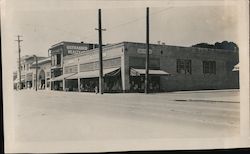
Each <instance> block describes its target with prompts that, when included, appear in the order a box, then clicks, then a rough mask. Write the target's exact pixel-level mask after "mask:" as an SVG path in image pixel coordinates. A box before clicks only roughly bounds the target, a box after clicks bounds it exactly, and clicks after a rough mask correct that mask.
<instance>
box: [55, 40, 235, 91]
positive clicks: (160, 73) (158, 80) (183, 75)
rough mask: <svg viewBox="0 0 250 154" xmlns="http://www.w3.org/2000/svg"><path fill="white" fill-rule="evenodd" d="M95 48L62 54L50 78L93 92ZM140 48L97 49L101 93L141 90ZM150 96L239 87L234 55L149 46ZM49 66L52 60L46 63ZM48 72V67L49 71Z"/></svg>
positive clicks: (142, 49) (134, 45) (95, 83)
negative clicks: (151, 94)
mask: <svg viewBox="0 0 250 154" xmlns="http://www.w3.org/2000/svg"><path fill="white" fill-rule="evenodd" d="M98 56H99V49H98V48H95V49H88V50H85V51H84V52H81V53H79V54H71V55H65V56H64V57H63V63H61V70H62V71H61V72H62V73H61V74H60V75H58V76H57V77H55V76H54V77H53V76H52V81H53V82H60V83H61V88H59V89H54V90H64V91H94V87H95V86H98V77H99V59H98V58H99V57H98ZM145 56H146V44H144V43H133V42H122V43H118V44H112V45H107V46H104V47H103V75H104V92H143V91H144V78H145ZM149 59H150V60H149V61H150V63H149V90H150V91H151V92H161V91H179V90H208V89H231V88H239V72H238V71H232V70H233V68H234V66H235V65H236V64H237V63H238V62H239V55H238V51H231V50H221V49H207V48H197V47H178V46H169V45H159V44H150V50H149ZM52 64H53V59H52ZM52 69H53V65H52V68H51V70H52Z"/></svg>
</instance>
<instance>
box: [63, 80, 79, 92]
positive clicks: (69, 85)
mask: <svg viewBox="0 0 250 154" xmlns="http://www.w3.org/2000/svg"><path fill="white" fill-rule="evenodd" d="M65 90H66V91H78V80H77V79H70V80H65Z"/></svg>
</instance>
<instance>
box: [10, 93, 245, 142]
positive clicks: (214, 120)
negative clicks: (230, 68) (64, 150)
mask: <svg viewBox="0 0 250 154" xmlns="http://www.w3.org/2000/svg"><path fill="white" fill-rule="evenodd" d="M13 96H14V102H13V107H14V109H13V114H14V118H13V125H14V129H13V130H14V132H13V134H14V139H15V141H18V142H47V141H51V142H53V141H95V140H99V141H100V140H126V139H165V138H213V137H216V138H218V137H232V136H237V135H239V131H240V128H239V125H240V119H239V116H240V113H239V111H240V109H239V108H240V103H239V91H238V90H218V91H189V92H188V91H185V92H171V93H157V94H148V95H146V94H143V93H139V94H135V93H127V94H121V93H120V94H104V95H100V94H94V93H79V92H58V91H45V90H44V91H37V92H35V91H34V90H22V91H15V92H14V94H13Z"/></svg>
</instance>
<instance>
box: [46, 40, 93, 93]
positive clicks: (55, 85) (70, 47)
mask: <svg viewBox="0 0 250 154" xmlns="http://www.w3.org/2000/svg"><path fill="white" fill-rule="evenodd" d="M94 48H98V44H92V43H84V42H81V43H77V42H65V41H63V42H60V43H57V44H55V45H53V46H52V47H51V48H50V49H49V52H50V56H51V78H52V80H51V89H54V90H63V87H64V86H63V85H64V81H62V80H60V78H63V74H64V72H63V66H64V57H65V56H68V55H76V54H77V55H78V54H81V53H83V52H85V51H87V50H91V49H94ZM59 76H60V78H58V77H59Z"/></svg>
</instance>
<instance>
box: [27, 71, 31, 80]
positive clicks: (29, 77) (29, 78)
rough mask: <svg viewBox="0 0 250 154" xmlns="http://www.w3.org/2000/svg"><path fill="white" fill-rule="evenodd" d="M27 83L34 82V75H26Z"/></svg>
mask: <svg viewBox="0 0 250 154" xmlns="http://www.w3.org/2000/svg"><path fill="white" fill-rule="evenodd" d="M26 81H32V73H28V74H26Z"/></svg>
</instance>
